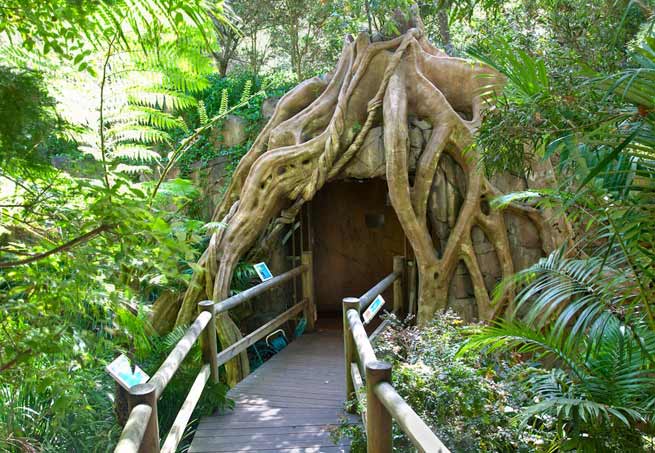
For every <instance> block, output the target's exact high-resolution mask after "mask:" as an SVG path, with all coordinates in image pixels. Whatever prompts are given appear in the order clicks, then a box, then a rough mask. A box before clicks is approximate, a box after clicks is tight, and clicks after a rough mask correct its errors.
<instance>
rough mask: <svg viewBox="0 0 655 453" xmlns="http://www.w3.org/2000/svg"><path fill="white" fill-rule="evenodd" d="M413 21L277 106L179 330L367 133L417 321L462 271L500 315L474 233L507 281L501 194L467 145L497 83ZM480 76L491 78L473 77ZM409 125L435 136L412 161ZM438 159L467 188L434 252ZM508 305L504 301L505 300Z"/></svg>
mask: <svg viewBox="0 0 655 453" xmlns="http://www.w3.org/2000/svg"><path fill="white" fill-rule="evenodd" d="M410 22H411V23H412V24H414V25H415V27H414V28H410V29H408V30H406V31H405V32H404V33H403V34H402V35H400V36H398V37H395V38H393V39H390V40H387V41H381V42H374V43H372V42H371V41H370V39H369V36H368V35H367V34H365V33H362V34H360V35H359V36H358V37H357V39H356V40H352V39H347V40H346V42H345V44H344V48H343V51H342V55H341V58H340V60H339V62H338V64H337V66H336V68H335V70H334V72H333V73H332V74H331V75H329V76H328V77H326V78H313V79H310V80H307V81H305V82H303V83H301V84H300V85H298V87H296V88H295V89H294V90H292V91H291V92H289V93H288V94H287V95H286V96H284V97H283V98H282V99H281V100H280V102H279V103H278V106H277V108H276V111H275V113H274V115H273V117H272V118H271V120H270V121H269V123H268V124H267V125H266V127H265V128H264V129H263V130H262V132H261V134H260V135H259V137H258V138H257V140H256V141H255V143H254V144H253V147H252V148H251V149H250V151H249V152H248V153H247V154H246V156H245V157H244V158H243V159H242V161H241V162H240V164H239V166H238V168H237V170H236V172H235V175H234V177H233V179H232V182H231V185H230V187H229V188H228V190H227V193H226V195H225V197H224V199H223V202H222V203H221V205H219V207H218V208H217V210H216V213H215V215H214V219H215V220H220V221H222V222H223V223H224V224H225V227H224V228H221V230H220V231H218V232H216V233H215V234H214V235H213V236H212V238H211V241H210V244H209V246H208V248H207V250H206V251H205V253H204V254H203V256H202V257H201V259H200V261H199V265H200V268H201V269H202V270H201V271H197V272H196V273H195V274H194V276H193V279H192V283H191V285H190V286H189V288H188V290H187V292H186V294H185V295H184V299H183V300H182V303H181V304H180V307H179V310H178V312H177V321H176V323H177V324H185V323H188V322H190V321H191V319H192V318H193V316H194V315H195V313H196V303H197V301H199V300H201V299H203V298H210V299H212V300H215V301H218V300H221V299H223V298H225V297H227V295H228V292H229V286H230V282H231V279H232V273H233V271H234V268H235V266H236V264H237V262H238V260H239V259H240V258H241V257H242V256H244V254H246V253H247V252H248V250H249V249H250V248H251V247H252V246H253V245H254V244H256V243H258V244H261V243H264V242H266V240H267V237H264V234H265V232H267V231H268V232H269V234H270V232H271V231H275V232H279V230H280V228H283V227H284V225H286V224H288V219H287V218H288V217H289V215H293V213H295V212H298V209H299V208H300V206H302V204H303V203H304V202H306V201H309V200H311V199H312V198H313V196H314V195H315V194H316V192H317V191H318V190H320V189H321V187H323V185H325V183H326V182H329V181H331V180H335V179H339V178H344V177H345V175H346V173H347V171H348V168H349V167H348V166H349V164H350V163H351V162H353V158H354V157H355V156H356V155H357V154H358V152H360V151H362V146H363V144H364V143H365V139H366V137H367V135H368V134H369V132H372V133H373V132H374V131H375V130H377V131H378V132H377V133H379V128H382V136H383V146H382V147H380V149H379V150H378V151H377V152H379V153H380V154H381V155H382V159H383V161H384V162H385V165H386V172H385V176H386V179H387V183H388V188H389V197H390V200H391V203H392V205H393V207H394V209H395V211H396V213H397V215H398V218H399V220H400V223H401V225H402V227H403V230H404V232H405V235H406V237H407V239H408V241H409V243H410V245H411V247H412V249H413V252H414V255H415V257H416V262H417V267H418V270H419V300H418V321H419V322H420V323H423V322H425V321H427V320H429V319H430V318H431V317H432V316H433V314H434V313H435V311H437V310H442V309H444V308H445V307H446V305H447V302H448V291H449V285H450V282H451V280H452V278H453V275H454V274H455V272H456V269H457V266H458V265H459V264H460V263H463V264H464V266H466V269H467V271H468V274H469V276H470V279H471V281H472V284H473V288H474V292H475V300H476V304H477V313H478V317H479V318H480V319H491V318H492V317H493V316H496V315H498V314H499V313H500V312H501V311H502V309H503V306H504V304H503V303H500V304H498V305H496V306H493V305H492V303H491V298H490V296H489V292H488V289H487V288H486V287H485V281H484V277H483V272H482V270H481V267H480V263H479V262H478V257H477V256H476V250H475V243H474V241H473V240H472V231H473V229H474V228H479V229H480V230H481V231H482V232H483V233H484V235H485V236H486V238H487V239H488V241H489V243H490V244H491V246H492V247H493V248H494V250H495V253H496V256H497V258H498V262H499V264H500V270H501V273H502V276H503V277H506V276H509V275H510V274H511V273H512V272H514V271H515V265H514V263H513V261H512V254H511V253H510V252H511V251H510V241H509V239H508V233H507V228H506V225H505V220H504V216H503V213H502V212H500V211H494V210H489V208H488V200H489V199H490V198H491V197H493V196H496V195H497V194H498V193H499V191H498V190H497V189H496V188H495V187H494V186H493V184H492V183H491V182H490V181H489V180H487V178H485V177H484V175H483V173H482V172H481V171H480V169H479V168H478V162H477V159H476V155H475V150H471V149H470V147H469V145H470V144H471V143H472V139H473V134H474V132H475V130H476V128H477V127H478V125H479V121H480V111H481V107H482V102H481V100H480V98H479V96H478V95H477V93H478V92H479V89H480V87H481V86H482V85H486V84H488V83H489V81H490V78H489V76H491V78H492V79H493V78H495V79H496V80H498V81H500V77H499V76H498V75H497V74H495V73H494V72H493V71H492V70H491V69H490V68H487V67H484V66H481V65H479V64H472V63H471V62H468V61H465V60H461V59H457V58H451V57H448V56H446V55H445V54H444V53H443V52H441V51H439V50H438V49H436V48H434V47H433V46H432V45H431V44H430V43H429V42H427V40H426V39H425V38H424V37H423V34H422V30H421V24H420V20H417V21H410ZM482 74H486V75H487V76H488V77H486V78H481V77H479V76H480V75H482ZM414 119H419V120H421V121H423V122H427V123H428V124H429V127H430V128H431V130H430V132H429V138H428V139H427V140H426V143H425V146H423V148H422V149H421V150H420V154H419V155H418V156H417V157H416V158H415V159H414V160H412V159H411V158H410V154H411V153H410V144H409V132H410V131H409V123H410V121H412V120H414ZM374 128H376V129H374ZM465 151H466V152H465ZM362 152H363V151H362ZM368 152H370V150H369V151H368ZM444 157H448V158H449V159H452V161H454V162H455V163H456V164H457V165H459V166H460V167H461V169H462V170H463V174H464V175H465V179H466V181H465V182H466V191H465V195H464V197H463V202H462V204H461V207H460V209H459V212H458V214H457V218H456V220H455V221H454V222H453V225H452V229H451V231H450V234H449V236H448V238H447V240H445V241H444V242H443V243H441V244H440V247H439V249H440V251H438V250H437V247H436V246H435V243H434V239H433V235H432V234H431V231H430V228H429V222H428V215H427V211H428V200H429V198H430V194H431V191H432V190H433V185H434V182H435V174H436V173H437V171H438V168H439V165H440V162H441V160H442V159H443V158H444ZM374 176H376V175H375V174H370V175H367V176H366V177H374ZM508 209H510V210H511V211H512V213H513V214H514V215H520V216H523V217H525V218H529V220H530V221H531V222H532V223H534V225H535V226H536V227H537V229H538V231H539V234H540V237H541V240H542V243H543V244H544V245H543V247H544V251H546V252H548V251H549V250H550V249H552V248H553V247H555V246H556V245H558V244H559V243H560V239H561V238H559V237H557V234H556V232H555V233H554V232H553V231H552V225H551V223H550V222H549V221H547V220H544V218H543V216H542V213H541V211H539V210H537V209H535V208H532V207H528V206H522V205H516V204H514V205H511V206H509V208H508ZM290 213H291V214H290ZM272 222H274V223H273V224H272ZM269 226H271V227H270V228H269ZM371 283H373V282H371ZM505 296H506V297H505V299H506V300H509V298H510V296H511V295H510V294H507V295H505ZM162 311H163V310H162ZM217 330H218V333H219V337H220V340H221V344H222V345H223V346H224V347H225V346H227V345H229V344H231V343H233V342H234V341H236V340H237V339H238V338H240V333H239V330H238V328H237V326H236V325H235V324H234V322H233V321H232V320H231V319H230V318H229V316H228V315H227V314H223V315H221V316H220V317H219V318H218V319H217ZM227 370H228V382H229V383H230V384H234V383H235V382H237V381H238V380H239V379H240V378H241V377H243V376H244V375H245V374H247V372H248V362H247V357H246V356H245V354H243V355H242V356H240V357H239V358H237V359H234V360H233V361H231V362H230V363H229V364H228V366H227Z"/></svg>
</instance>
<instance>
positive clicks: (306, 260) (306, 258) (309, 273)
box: [301, 252, 316, 332]
mask: <svg viewBox="0 0 655 453" xmlns="http://www.w3.org/2000/svg"><path fill="white" fill-rule="evenodd" d="M301 262H302V264H303V265H304V266H306V269H305V271H304V272H303V273H302V297H303V298H304V299H307V305H306V307H305V319H306V320H307V332H313V331H314V323H315V322H316V301H315V300H314V259H313V257H312V252H302V257H301Z"/></svg>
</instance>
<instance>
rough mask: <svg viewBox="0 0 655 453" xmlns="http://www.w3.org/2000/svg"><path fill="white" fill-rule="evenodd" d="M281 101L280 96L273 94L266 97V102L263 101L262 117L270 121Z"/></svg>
mask: <svg viewBox="0 0 655 453" xmlns="http://www.w3.org/2000/svg"><path fill="white" fill-rule="evenodd" d="M279 101H280V98H279V97H277V96H273V97H270V98H267V99H265V100H264V102H262V117H263V118H264V120H266V121H268V120H270V119H271V117H272V116H273V112H275V107H276V106H277V103H278V102H279Z"/></svg>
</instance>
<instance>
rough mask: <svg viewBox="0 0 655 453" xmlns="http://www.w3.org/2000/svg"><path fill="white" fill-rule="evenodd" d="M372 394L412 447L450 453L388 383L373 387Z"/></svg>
mask: <svg viewBox="0 0 655 453" xmlns="http://www.w3.org/2000/svg"><path fill="white" fill-rule="evenodd" d="M373 392H375V395H376V396H377V397H378V398H379V399H380V401H381V402H382V404H383V405H384V407H386V408H387V410H388V411H389V413H390V414H391V416H392V417H393V419H394V420H396V422H397V423H398V425H400V427H401V428H402V430H403V432H404V433H405V434H407V436H408V437H409V438H410V440H411V441H412V443H413V444H414V446H416V447H418V448H420V449H421V450H422V451H424V452H430V453H450V450H448V448H446V446H445V445H444V444H443V443H442V442H441V441H440V440H439V438H438V437H437V436H436V435H435V434H434V433H433V432H432V430H431V429H430V428H429V427H428V425H426V424H425V422H424V421H423V420H422V419H421V417H419V416H418V415H417V414H416V412H414V410H413V409H412V408H411V407H410V406H409V404H407V403H406V402H405V400H404V399H403V398H402V397H401V396H400V395H399V394H398V392H397V391H396V389H394V388H393V385H391V384H390V383H388V382H380V383H378V384H377V385H375V386H374V387H373Z"/></svg>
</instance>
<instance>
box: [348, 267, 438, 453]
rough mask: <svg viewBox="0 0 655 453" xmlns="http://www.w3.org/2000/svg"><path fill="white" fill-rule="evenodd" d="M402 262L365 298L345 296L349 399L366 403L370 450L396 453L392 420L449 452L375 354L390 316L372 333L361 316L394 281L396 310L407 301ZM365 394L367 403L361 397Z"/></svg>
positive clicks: (416, 439) (417, 440)
mask: <svg viewBox="0 0 655 453" xmlns="http://www.w3.org/2000/svg"><path fill="white" fill-rule="evenodd" d="M403 263H404V261H403V258H402V257H396V258H394V271H393V272H392V273H391V274H389V275H388V276H387V277H385V278H384V279H382V280H381V281H380V282H379V283H378V284H377V285H375V286H374V287H373V288H371V289H370V290H368V291H367V292H366V293H365V294H364V295H363V296H362V297H359V298H357V297H347V298H345V299H343V327H344V328H343V336H344V338H343V344H344V351H345V362H346V398H347V400H348V401H352V400H355V399H356V400H357V401H358V402H359V403H360V406H362V407H363V408H362V411H361V415H362V421H363V422H364V427H365V428H366V440H367V451H368V452H369V453H391V451H392V450H393V437H392V429H391V428H392V426H391V425H392V421H393V420H395V421H396V422H397V423H398V425H399V426H400V428H401V429H402V430H403V432H404V433H405V434H406V435H407V437H409V439H410V440H411V442H412V443H413V444H414V446H415V447H416V448H418V449H419V450H420V451H423V452H428V453H437V452H441V453H449V450H448V449H447V448H446V447H445V446H444V445H443V443H442V442H441V441H440V440H439V438H438V437H437V436H436V435H435V434H434V433H433V432H432V430H430V428H429V427H428V426H427V425H426V424H425V422H424V421H423V420H422V419H421V418H420V417H419V416H418V415H417V414H416V412H414V410H413V409H412V408H411V407H410V406H409V405H408V404H407V403H406V402H405V400H404V399H403V398H402V397H401V396H400V395H399V394H398V392H397V391H396V389H394V387H393V385H392V383H391V382H392V381H391V377H392V376H391V374H392V367H391V365H390V364H389V363H386V362H381V361H378V359H377V357H376V355H375V351H374V350H373V346H371V341H372V339H374V337H375V336H377V335H378V334H379V333H380V332H381V331H382V329H384V326H385V325H386V320H385V322H383V323H382V324H380V326H379V327H378V328H377V329H376V330H375V331H374V332H373V333H372V334H371V336H370V337H369V336H368V334H367V333H366V330H365V328H364V323H363V322H362V319H361V313H362V312H363V311H364V310H366V308H367V307H368V306H369V305H370V304H371V303H372V302H373V300H375V298H376V297H377V296H378V295H379V294H381V293H382V292H384V291H385V290H386V289H387V288H389V286H391V285H392V284H393V285H394V288H393V292H394V303H393V306H394V311H395V312H398V311H399V309H400V308H401V307H402V304H403V299H402V297H403V288H402V275H403V267H404V266H403ZM408 264H409V263H408ZM410 290H411V288H410ZM364 394H365V395H366V402H365V404H364V402H363V401H362V400H363V399H364ZM350 410H351V411H353V412H354V411H356V408H355V407H351V408H350Z"/></svg>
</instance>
